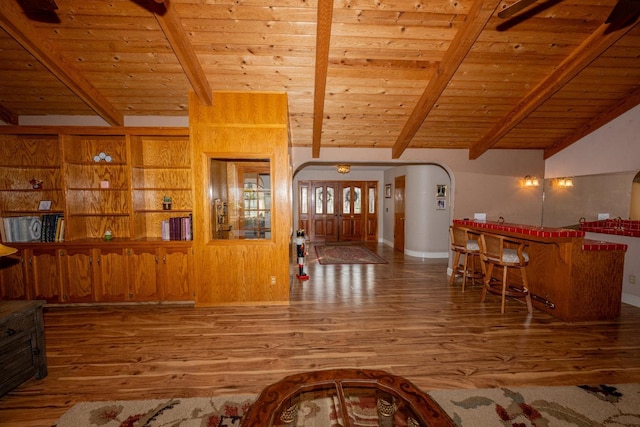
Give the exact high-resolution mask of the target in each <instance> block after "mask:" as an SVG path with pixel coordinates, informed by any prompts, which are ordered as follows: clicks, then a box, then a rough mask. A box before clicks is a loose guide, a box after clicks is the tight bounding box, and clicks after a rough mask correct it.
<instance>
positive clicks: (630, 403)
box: [54, 384, 640, 427]
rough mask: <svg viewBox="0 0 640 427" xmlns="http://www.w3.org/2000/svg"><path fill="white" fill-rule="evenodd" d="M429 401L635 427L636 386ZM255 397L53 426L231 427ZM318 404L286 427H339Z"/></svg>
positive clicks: (531, 425)
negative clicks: (336, 426)
mask: <svg viewBox="0 0 640 427" xmlns="http://www.w3.org/2000/svg"><path fill="white" fill-rule="evenodd" d="M428 394H429V395H430V396H431V397H432V398H433V399H434V400H435V401H436V402H438V404H439V405H440V406H441V407H442V408H443V409H444V410H445V411H446V412H447V413H448V414H449V416H450V417H451V419H452V420H453V421H454V422H455V424H456V425H458V426H462V427H494V426H496V427H500V426H505V427H506V426H508V427H566V426H579V427H596V426H616V427H618V426H620V427H622V426H639V425H640V384H617V385H596V386H567V387H507V388H493V389H471V390H432V391H430V392H428ZM256 397H257V396H254V395H238V396H221V397H213V398H175V399H155V400H134V401H113V402H85V403H79V404H77V405H75V406H74V407H72V408H71V409H70V410H69V411H68V412H67V413H66V414H64V415H63V416H62V417H61V418H60V420H58V422H57V423H56V424H55V425H54V427H77V426H83V427H94V426H95V427H238V426H239V425H240V421H241V419H242V416H243V415H244V414H245V412H246V411H247V409H248V407H249V406H250V405H251V403H252V402H253V401H255V399H256ZM323 399H325V400H327V398H326V396H325V397H324V398H323ZM318 402H322V399H321V400H316V401H314V402H308V401H307V402H300V408H299V411H298V414H299V416H298V418H297V420H296V421H295V422H293V423H291V424H288V426H296V427H331V426H335V425H340V424H339V423H338V424H336V418H335V415H334V414H331V413H328V412H330V411H328V410H326V408H328V407H332V406H333V404H332V403H331V402H332V401H331V399H330V398H329V400H328V403H327V405H324V404H321V405H317V404H316V403H318ZM351 403H353V402H351ZM303 406H305V407H303ZM307 406H308V407H307ZM350 407H351V409H353V405H351V406H350ZM323 408H325V410H323ZM361 409H362V411H361V412H362V414H360V415H361V416H360V417H359V418H357V419H352V420H351V421H352V424H353V422H354V421H355V424H357V425H358V426H365V425H366V426H377V425H378V423H377V416H376V415H375V414H374V413H371V414H370V413H369V412H370V410H373V411H374V412H375V410H376V409H375V406H373V407H372V408H368V407H364V406H363V407H362V408H361Z"/></svg>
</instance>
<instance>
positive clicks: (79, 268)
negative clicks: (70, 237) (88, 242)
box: [58, 246, 95, 303]
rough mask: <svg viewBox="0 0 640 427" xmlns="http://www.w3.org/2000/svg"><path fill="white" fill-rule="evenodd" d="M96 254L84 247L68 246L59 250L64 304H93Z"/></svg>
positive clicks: (89, 248)
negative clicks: (94, 260)
mask: <svg viewBox="0 0 640 427" xmlns="http://www.w3.org/2000/svg"><path fill="white" fill-rule="evenodd" d="M94 252H95V251H94V250H93V249H92V248H91V247H83V246H68V247H65V248H61V249H60V250H59V252H58V255H59V262H60V276H61V280H62V302H65V303H87V302H93V300H94V293H95V292H94V286H93V283H94V281H93V276H94V274H93V259H94Z"/></svg>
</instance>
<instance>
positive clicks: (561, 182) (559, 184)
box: [555, 177, 573, 187]
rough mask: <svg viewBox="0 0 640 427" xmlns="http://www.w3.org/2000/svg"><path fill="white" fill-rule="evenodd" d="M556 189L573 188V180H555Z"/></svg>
mask: <svg viewBox="0 0 640 427" xmlns="http://www.w3.org/2000/svg"><path fill="white" fill-rule="evenodd" d="M555 185H556V187H573V179H571V178H566V177H563V178H556V180H555Z"/></svg>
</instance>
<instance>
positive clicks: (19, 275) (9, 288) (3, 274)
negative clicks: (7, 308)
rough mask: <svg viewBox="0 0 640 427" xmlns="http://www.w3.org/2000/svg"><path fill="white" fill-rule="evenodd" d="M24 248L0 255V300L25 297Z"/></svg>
mask: <svg viewBox="0 0 640 427" xmlns="http://www.w3.org/2000/svg"><path fill="white" fill-rule="evenodd" d="M24 252H25V251H24V250H19V251H18V252H17V253H15V254H13V255H9V256H5V257H0V300H13V299H26V298H27V280H26V277H25V272H24Z"/></svg>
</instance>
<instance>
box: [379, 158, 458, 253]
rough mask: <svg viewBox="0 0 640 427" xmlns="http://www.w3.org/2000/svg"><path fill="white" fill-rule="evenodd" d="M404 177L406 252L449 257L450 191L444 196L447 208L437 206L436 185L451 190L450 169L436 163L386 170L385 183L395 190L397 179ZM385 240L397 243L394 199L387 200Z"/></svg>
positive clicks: (389, 244)
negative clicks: (437, 207) (440, 208)
mask: <svg viewBox="0 0 640 427" xmlns="http://www.w3.org/2000/svg"><path fill="white" fill-rule="evenodd" d="M402 175H404V176H405V238H404V253H405V254H407V255H411V256H415V257H420V258H448V257H449V224H450V223H451V208H450V203H449V200H450V194H447V195H446V197H445V198H444V200H445V209H442V210H438V209H436V188H437V185H445V186H446V188H447V191H450V189H451V179H450V178H449V174H448V173H447V171H446V170H445V169H444V168H442V167H440V166H437V165H409V166H398V167H394V168H392V169H387V170H386V171H385V176H384V184H385V185H387V184H390V185H391V188H392V190H391V193H392V194H393V192H394V185H395V178H396V177H398V176H402ZM383 215H384V232H383V236H384V242H385V244H387V245H388V246H392V247H393V246H394V237H393V235H394V216H395V211H394V199H393V197H392V198H390V199H385V205H384V212H383Z"/></svg>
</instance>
